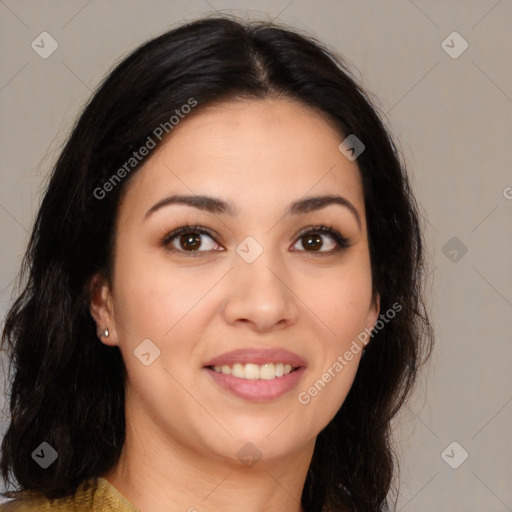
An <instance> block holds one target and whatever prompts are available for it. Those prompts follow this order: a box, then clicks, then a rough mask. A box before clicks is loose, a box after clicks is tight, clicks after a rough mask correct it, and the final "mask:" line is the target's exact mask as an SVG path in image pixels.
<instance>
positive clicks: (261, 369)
mask: <svg viewBox="0 0 512 512" xmlns="http://www.w3.org/2000/svg"><path fill="white" fill-rule="evenodd" d="M213 369H214V370H215V371H216V372H217V373H223V374H225V375H233V377H238V378H239V379H248V380H256V379H262V380H272V379H275V378H276V377H282V376H283V375H287V374H288V373H290V372H291V371H292V370H293V366H292V365H291V364H284V363H275V364H274V363H266V364H263V365H258V364H254V363H248V364H245V365H244V364H240V363H235V364H234V365H233V366H228V365H222V366H214V367H213Z"/></svg>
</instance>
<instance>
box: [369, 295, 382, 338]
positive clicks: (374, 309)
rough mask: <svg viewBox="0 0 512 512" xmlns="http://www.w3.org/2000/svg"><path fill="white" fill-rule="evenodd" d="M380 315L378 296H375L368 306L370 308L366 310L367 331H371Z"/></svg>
mask: <svg viewBox="0 0 512 512" xmlns="http://www.w3.org/2000/svg"><path fill="white" fill-rule="evenodd" d="M379 313H380V295H375V296H374V298H373V299H372V303H371V304H370V308H369V310H368V316H367V319H366V327H367V328H368V329H369V330H372V329H373V328H374V327H375V324H376V323H377V320H378V319H379Z"/></svg>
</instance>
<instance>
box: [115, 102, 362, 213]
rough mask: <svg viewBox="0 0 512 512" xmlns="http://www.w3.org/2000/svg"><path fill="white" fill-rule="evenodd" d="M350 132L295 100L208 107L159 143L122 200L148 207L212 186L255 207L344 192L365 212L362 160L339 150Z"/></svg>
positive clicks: (216, 192) (213, 192)
mask: <svg viewBox="0 0 512 512" xmlns="http://www.w3.org/2000/svg"><path fill="white" fill-rule="evenodd" d="M343 138H344V136H343V135H342V134H341V132H340V131H339V130H338V129H337V128H336V127H335V125H334V123H333V122H332V121H330V120H328V119H327V118H326V116H325V115H323V114H322V113H320V112H318V111H317V110H315V109H313V108H311V107H307V106H304V105H302V104H300V103H298V102H296V101H293V100H290V99H264V100H237V101H230V102H224V103H221V104H215V105H212V106H207V107H202V108H201V109H200V110H198V111H196V112H194V113H193V114H192V115H190V116H188V117H186V118H185V119H184V120H182V121H181V122H180V123H179V125H177V126H176V127H175V128H174V129H173V131H172V133H171V135H170V136H169V137H168V138H167V139H166V140H165V141H164V142H163V143H162V144H161V145H160V146H159V147H157V149H156V150H154V153H153V154H152V155H151V156H150V158H149V159H148V160H147V161H146V162H145V164H144V165H143V166H142V168H141V169H140V170H139V171H138V172H137V174H136V175H135V176H134V179H133V180H132V181H131V183H130V185H129V187H128V190H127V192H126V197H125V201H123V202H126V201H129V202H131V203H136V204H132V205H131V206H132V207H133V208H138V206H140V207H141V208H144V207H150V206H151V204H149V203H151V202H156V201H158V200H159V199H161V197H163V196H164V195H169V194H170V193H187V194H194V193H195V194H206V193H207V194H209V195H212V196H217V197H223V198H225V199H227V200H230V201H232V202H234V203H235V204H236V205H237V207H238V210H239V211H242V212H243V211H244V210H247V212H248V213H249V212H250V210H251V209H253V213H255V212H258V211H260V212H261V209H262V208H263V209H266V210H272V209H273V208H274V206H275V208H276V209H279V210H280V209H282V205H283V203H286V204H287V205H288V204H289V203H290V202H292V201H294V200H296V199H298V198H300V197H303V196H306V195H320V194H330V193H334V192H337V193H342V194H343V195H344V196H346V197H347V198H348V199H349V200H350V201H351V202H352V203H354V204H355V205H356V207H357V208H358V209H360V210H361V214H362V216H364V211H363V209H364V204H363V191H362V184H361V178H360V173H359V169H358V166H357V163H356V162H355V161H349V160H348V159H347V158H346V157H345V156H344V155H343V154H342V153H341V152H340V151H339V149H338V146H339V144H340V142H341V141H342V140H343Z"/></svg>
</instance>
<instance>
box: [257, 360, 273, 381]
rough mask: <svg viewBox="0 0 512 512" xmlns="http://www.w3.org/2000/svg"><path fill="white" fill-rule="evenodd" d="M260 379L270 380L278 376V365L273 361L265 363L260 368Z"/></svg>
mask: <svg viewBox="0 0 512 512" xmlns="http://www.w3.org/2000/svg"><path fill="white" fill-rule="evenodd" d="M259 374H260V379H265V380H270V379H273V378H275V377H276V367H275V366H274V365H273V364H272V363H268V364H264V365H263V366H261V367H260V368H259Z"/></svg>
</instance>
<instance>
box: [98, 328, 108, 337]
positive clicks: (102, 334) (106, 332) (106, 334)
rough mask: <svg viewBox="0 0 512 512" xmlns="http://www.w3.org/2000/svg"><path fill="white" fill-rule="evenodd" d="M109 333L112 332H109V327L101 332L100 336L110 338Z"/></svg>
mask: <svg viewBox="0 0 512 512" xmlns="http://www.w3.org/2000/svg"><path fill="white" fill-rule="evenodd" d="M109 334H110V333H109V332H108V329H105V330H104V331H102V332H101V334H100V337H101V338H108V335H109Z"/></svg>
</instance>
